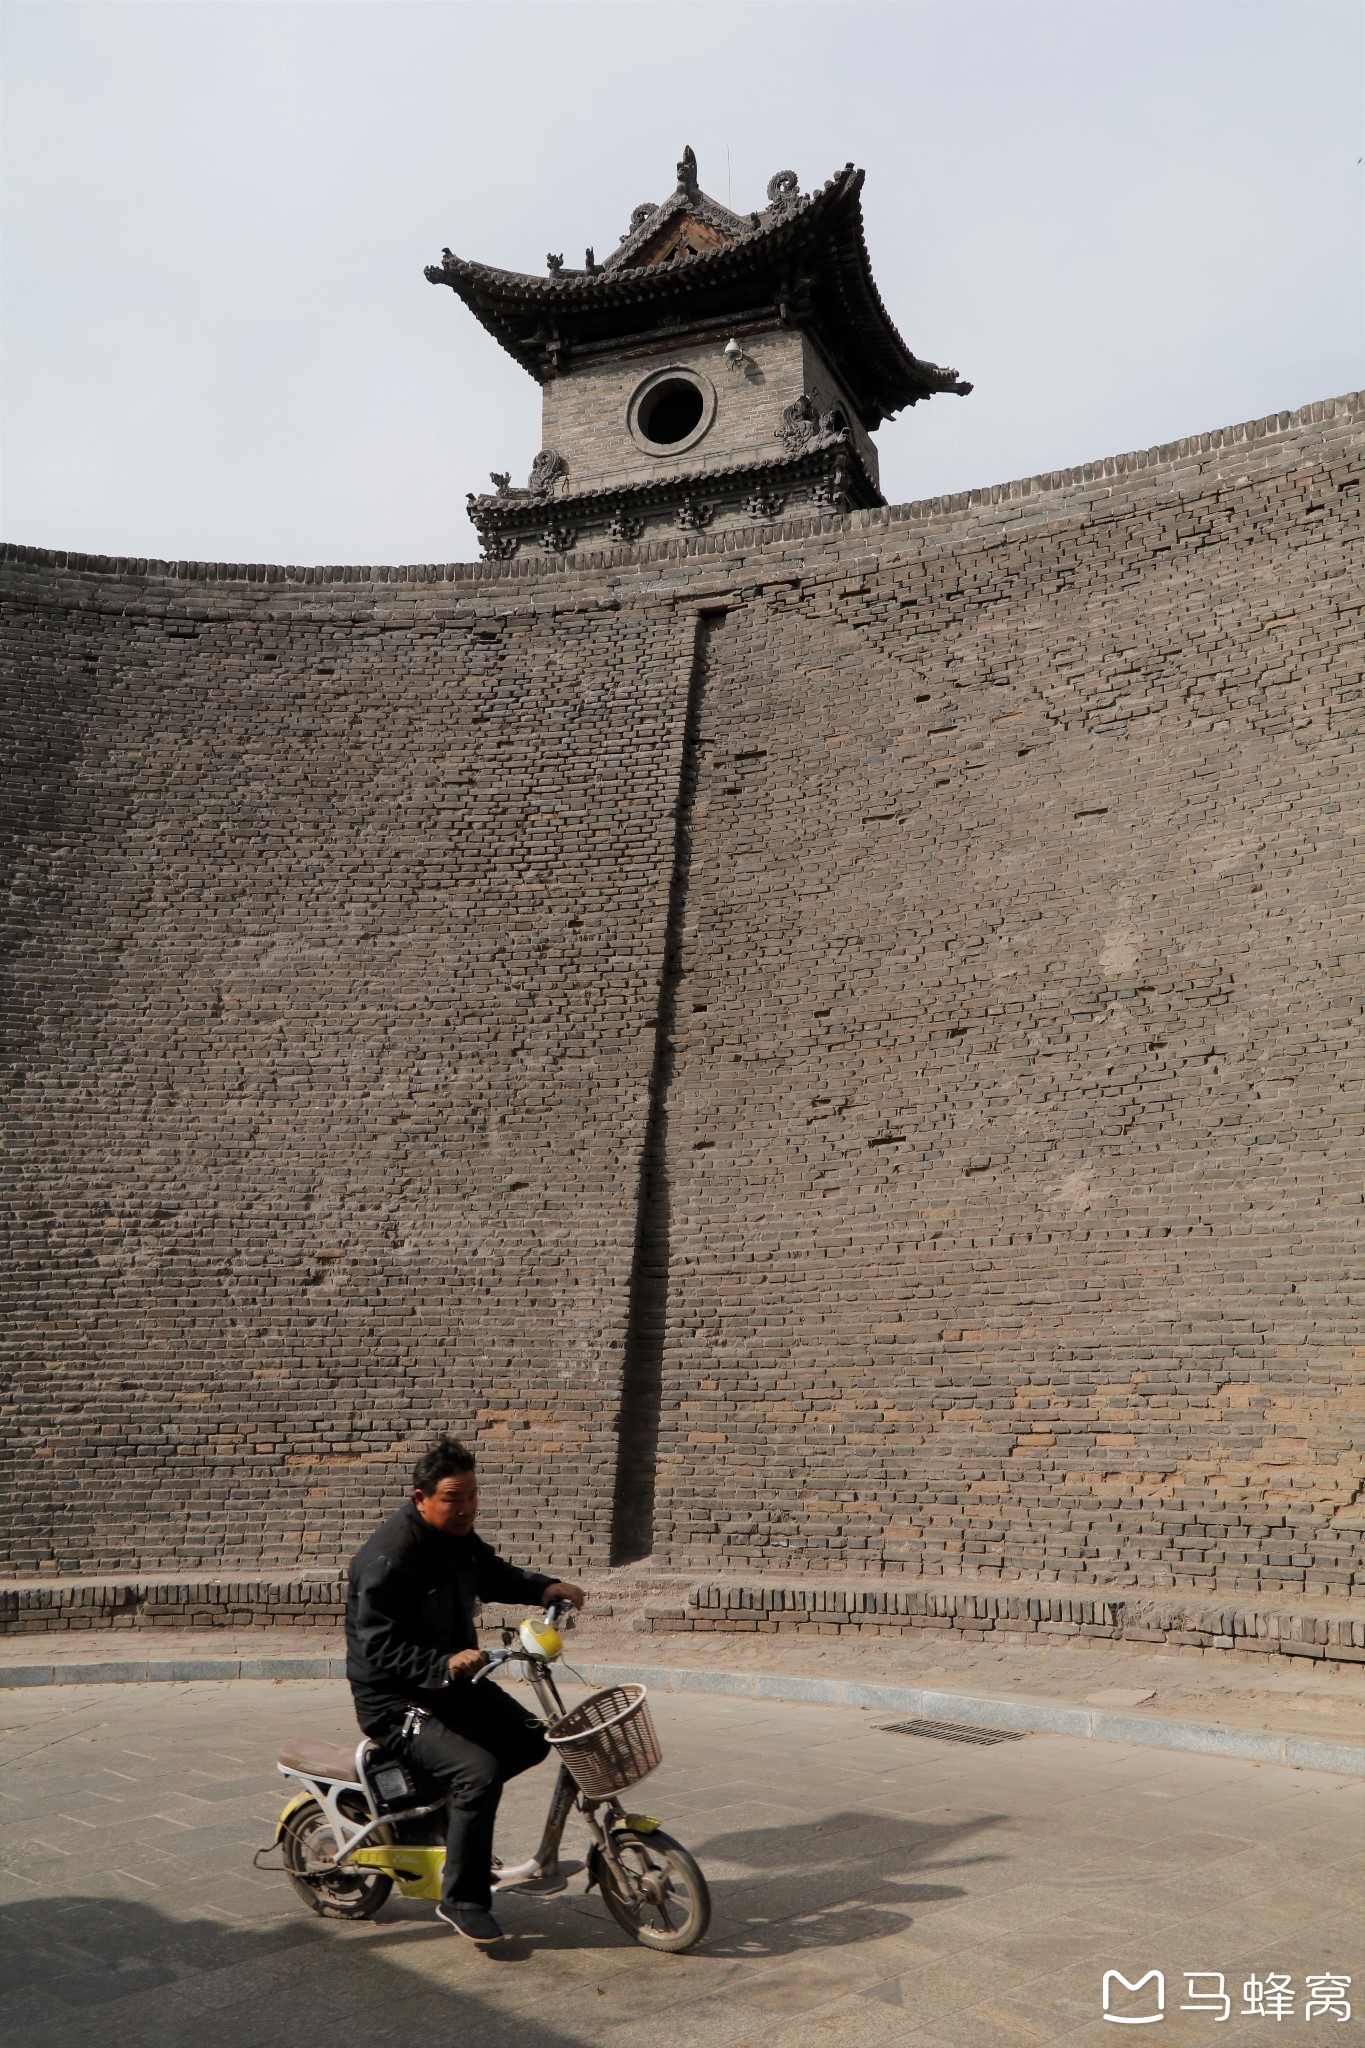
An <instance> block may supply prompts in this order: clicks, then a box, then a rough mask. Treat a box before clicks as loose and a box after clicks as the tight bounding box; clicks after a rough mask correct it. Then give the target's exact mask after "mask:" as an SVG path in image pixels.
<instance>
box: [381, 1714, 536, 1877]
mask: <svg viewBox="0 0 1365 2048" xmlns="http://www.w3.org/2000/svg"><path fill="white" fill-rule="evenodd" d="M387 1746H390V1747H401V1748H402V1750H403V1751H404V1752H405V1753H406V1754H407V1755H408V1756H410V1757H411V1758H412V1760H413V1762H414V1763H415V1764H420V1765H421V1767H422V1769H423V1770H424V1771H429V1772H430V1774H431V1776H432V1777H433V1778H436V1779H437V1780H438V1781H439V1782H440V1784H441V1785H442V1787H443V1788H444V1790H445V1792H446V1794H447V1796H448V1798H449V1800H450V1826H449V1830H448V1832H447V1835H446V1867H445V1878H444V1881H443V1883H442V1886H441V1896H442V1899H443V1900H444V1902H445V1904H446V1905H447V1906H478V1907H481V1908H482V1909H483V1911H484V1912H485V1913H486V1912H487V1911H488V1908H489V1905H490V1904H491V1901H492V1893H491V1889H490V1883H489V1880H490V1876H491V1872H492V1861H493V1823H494V1821H495V1820H496V1819H497V1814H498V1801H499V1800H500V1799H501V1797H502V1788H503V1786H504V1785H505V1784H506V1783H507V1780H508V1779H509V1778H515V1777H516V1776H517V1775H518V1774H519V1773H520V1772H522V1771H528V1770H530V1768H531V1766H532V1764H538V1763H539V1762H540V1761H541V1759H542V1758H543V1757H545V1756H547V1755H548V1754H549V1744H548V1743H547V1742H546V1740H545V1731H544V1725H543V1723H542V1722H541V1721H540V1720H539V1719H538V1718H537V1716H536V1715H535V1714H532V1713H528V1712H527V1710H526V1708H525V1707H522V1706H519V1705H518V1704H517V1702H516V1701H515V1700H514V1699H513V1698H512V1697H511V1695H510V1694H508V1693H505V1692H499V1690H498V1688H497V1686H496V1685H493V1684H492V1683H490V1681H489V1680H488V1679H482V1680H481V1681H480V1682H479V1684H478V1685H475V1684H474V1683H473V1682H472V1681H471V1680H469V1679H459V1680H457V1681H456V1683H455V1684H454V1685H452V1686H451V1687H450V1688H449V1690H448V1691H445V1692H442V1693H440V1694H438V1695H436V1696H435V1697H434V1699H433V1704H432V1707H431V1710H430V1712H429V1714H428V1716H427V1718H426V1720H425V1721H423V1723H422V1725H421V1727H420V1728H419V1729H418V1730H417V1732H416V1734H415V1735H412V1736H410V1737H409V1738H408V1740H407V1742H406V1743H404V1744H401V1745H393V1744H390V1745H387Z"/></svg>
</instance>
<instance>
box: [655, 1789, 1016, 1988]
mask: <svg viewBox="0 0 1365 2048" xmlns="http://www.w3.org/2000/svg"><path fill="white" fill-rule="evenodd" d="M1004 1819H1005V1816H1004V1815H1003V1814H983V1815H980V1816H978V1817H977V1818H975V1819H973V1820H967V1821H961V1822H954V1823H952V1824H944V1823H935V1822H932V1821H906V1820H896V1819H894V1818H892V1817H891V1816H890V1815H887V1814H879V1813H865V1812H859V1811H857V1810H856V1809H850V1810H848V1811H845V1812H841V1813H827V1814H821V1815H820V1816H819V1817H818V1818H812V1819H811V1820H810V1821H809V1822H806V1821H796V1822H792V1823H790V1824H789V1825H787V1826H785V1827H768V1828H741V1829H737V1830H735V1831H734V1832H733V1833H730V1834H723V1835H711V1836H709V1837H708V1838H707V1839H706V1840H705V1841H703V1842H701V1843H700V1844H699V1845H698V1847H697V1852H696V1853H697V1860H698V1861H699V1862H700V1864H701V1866H702V1868H703V1870H705V1871H706V1872H707V1874H708V1881H709V1883H710V1888H711V1897H712V1900H713V1902H714V1905H715V1920H714V1922H713V1924H712V1930H711V1935H710V1937H709V1938H708V1940H707V1943H706V1947H707V1950H708V1952H709V1953H710V1954H712V1955H723V1956H736V1957H753V1958H758V1957H760V1956H783V1955H791V1954H794V1953H795V1952H796V1951H798V1950H800V1949H810V1948H842V1947H845V1946H847V1944H848V1943H850V1942H856V1941H871V1940H882V1939H884V1938H885V1937H886V1936H887V1935H889V1934H901V1933H903V1932H904V1931H905V1929H906V1928H907V1927H908V1926H909V1925H910V1924H911V1915H910V1914H909V1913H908V1912H907V1911H906V1910H905V1908H907V1907H909V1906H916V1905H921V1906H922V1905H928V1904H931V1903H935V1902H937V1901H940V1900H943V1899H960V1898H962V1897H963V1896H964V1888H963V1886H962V1885H960V1884H951V1883H948V1884H944V1883H938V1882H935V1881H934V1876H935V1873H937V1872H948V1871H953V1870H964V1869H968V1868H971V1867H972V1866H974V1865H980V1864H983V1863H998V1862H1001V1861H1003V1860H1004V1859H1003V1858H1002V1857H1001V1856H997V1855H991V1854H989V1853H987V1854H982V1855H965V1856H964V1855H957V1854H954V1853H952V1852H955V1851H957V1850H959V1849H961V1848H964V1847H965V1846H966V1844H967V1841H968V1838H969V1837H971V1836H974V1835H976V1834H978V1833H979V1832H980V1831H981V1830H982V1829H983V1828H990V1827H995V1826H998V1825H999V1824H1000V1823H1001V1822H1002V1821H1003V1820H1004ZM732 1873H733V1874H732ZM741 1873H742V1874H741Z"/></svg>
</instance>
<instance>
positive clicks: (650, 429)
mask: <svg viewBox="0 0 1365 2048" xmlns="http://www.w3.org/2000/svg"><path fill="white" fill-rule="evenodd" d="M715 416H716V393H715V387H714V386H713V385H712V383H711V381H710V379H709V378H707V377H703V376H702V375H701V373H700V372H699V371H697V370H683V369H677V368H674V369H669V370H656V371H655V372H654V375H653V376H652V377H646V379H645V381H644V383H643V384H641V385H640V387H639V389H638V390H637V391H636V392H635V395H634V396H633V398H632V399H631V401H630V411H629V414H628V419H629V425H630V432H631V437H632V439H633V440H634V441H635V443H636V445H637V447H640V448H643V449H645V450H646V451H647V453H649V454H650V455H680V454H681V453H682V452H683V451H684V450H685V449H687V448H691V447H692V446H693V444H694V443H695V442H697V441H700V439H701V437H702V435H703V434H704V433H705V432H706V430H707V428H708V427H709V426H710V424H711V422H712V420H713V419H714V418H715Z"/></svg>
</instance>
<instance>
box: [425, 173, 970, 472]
mask: <svg viewBox="0 0 1365 2048" xmlns="http://www.w3.org/2000/svg"><path fill="white" fill-rule="evenodd" d="M678 173H679V175H678V187H677V190H676V191H675V192H674V193H673V194H672V196H671V197H670V198H669V199H667V200H665V201H664V203H663V204H662V205H661V206H657V207H645V206H639V207H637V208H636V209H635V214H634V216H633V217H632V224H631V227H630V229H629V230H628V232H627V234H626V236H625V237H624V239H623V240H622V242H621V245H620V247H619V248H618V249H616V250H615V252H614V253H613V254H612V255H611V256H610V257H608V258H607V260H606V261H605V262H604V263H602V264H600V265H598V264H596V263H594V264H593V265H592V266H591V267H590V268H585V269H583V270H569V269H566V268H565V267H564V266H563V264H562V262H561V261H560V259H559V258H555V259H554V262H553V266H552V269H551V272H550V274H549V275H548V276H546V277H532V276H529V275H527V274H525V273H523V272H520V271H513V270H496V269H493V268H492V267H490V266H489V265H488V264H484V263H471V262H468V261H466V260H465V259H464V258H463V257H459V256H455V255H452V253H451V252H450V251H449V250H446V251H445V252H444V254H443V259H442V261H441V262H440V263H439V264H432V265H431V266H429V268H428V269H427V272H426V275H427V277H428V278H429V279H430V281H431V282H432V283H433V284H444V285H449V286H450V288H451V290H452V291H453V292H455V294H456V295H457V296H458V297H459V298H461V299H463V301H464V303H465V304H466V305H467V306H468V307H469V310H470V311H471V312H472V313H473V314H474V316H475V318H476V319H477V320H479V321H480V322H481V323H482V324H483V326H484V327H486V328H487V329H488V332H489V333H490V334H491V335H492V336H493V337H494V339H495V340H496V341H498V342H500V343H501V345H502V346H503V348H505V349H506V350H507V352H508V354H509V355H511V356H513V357H514V358H515V359H516V361H517V362H519V363H520V364H521V365H522V367H523V368H524V369H526V370H528V371H529V372H530V374H531V375H532V376H533V377H534V378H536V380H537V381H538V382H539V383H542V384H543V383H546V382H548V381H549V379H550V378H552V377H554V376H557V375H558V374H559V372H560V371H561V370H562V369H563V368H564V367H565V366H566V363H567V362H568V360H570V359H572V358H578V359H583V358H586V357H591V356H593V355H601V354H607V353H612V352H615V351H618V350H621V349H623V348H630V347H636V348H638V347H648V346H649V345H651V344H652V343H659V342H664V341H668V342H677V341H680V340H685V339H686V338H687V337H688V335H690V334H693V333H696V334H698V335H702V334H707V333H714V332H715V331H716V330H717V329H718V328H721V327H729V328H741V327H744V326H746V325H753V324H762V323H765V322H772V321H780V322H781V323H782V324H784V325H787V326H799V327H801V328H803V329H804V331H805V332H806V333H807V334H809V335H810V337H811V339H812V340H813V341H815V342H816V343H817V345H818V346H819V347H820V348H821V349H822V350H823V352H824V354H825V355H826V356H827V358H828V359H829V361H830V363H831V364H832V365H833V367H834V369H835V370H836V371H837V372H838V374H839V376H840V378H841V379H842V381H843V383H844V386H845V389H846V390H847V391H848V393H849V396H850V398H851V399H852V401H853V403H854V405H855V406H856V407H857V410H858V414H859V417H860V419H861V420H862V423H863V425H864V426H865V427H866V428H867V429H868V431H869V432H871V431H873V430H874V429H875V428H876V427H878V426H879V425H880V424H881V422H882V420H883V419H884V418H886V417H887V416H888V415H889V414H893V413H897V412H900V411H901V410H903V408H904V407H905V406H907V405H916V404H918V402H919V400H920V399H922V398H929V397H932V396H933V394H934V393H935V392H939V391H954V392H957V393H958V394H959V395H960V396H962V397H965V396H966V394H967V393H968V392H969V391H970V390H971V388H972V387H971V385H970V384H968V383H964V382H963V381H962V380H961V379H960V378H959V376H958V374H957V372H956V370H948V369H941V368H940V367H939V366H938V365H937V364H936V363H928V362H923V361H921V360H920V359H919V358H918V357H917V356H915V355H914V354H913V353H912V351H911V350H910V349H909V348H907V347H906V344H905V342H904V341H903V340H902V339H901V337H900V335H899V334H898V333H897V331H896V329H895V327H894V326H893V324H892V321H891V317H890V315H889V314H888V312H887V310H886V308H885V306H884V305H883V304H882V301H881V297H880V295H879V293H878V291H877V287H876V284H875V283H874V282H873V277H872V268H871V264H870V262H869V260H868V254H867V243H866V240H865V239H864V234H863V213H862V200H861V196H860V195H861V193H862V187H863V179H864V175H865V173H864V172H862V171H860V170H855V168H854V166H853V165H852V164H848V165H846V166H845V168H844V169H843V170H842V171H840V172H839V173H838V175H837V176H836V177H833V178H831V179H830V180H829V182H828V183H827V184H826V185H823V186H822V187H821V188H820V190H819V191H818V192H814V193H811V194H810V195H809V196H806V195H803V194H801V193H800V192H799V191H798V190H797V189H796V179H795V177H794V175H793V174H792V173H791V172H789V171H784V172H779V173H778V175H777V177H776V178H774V179H773V181H772V184H771V185H770V186H769V203H768V206H767V208H766V209H765V210H764V212H762V213H760V214H736V213H733V212H731V210H730V209H729V208H728V207H725V206H721V205H720V203H719V202H718V201H717V200H714V199H711V198H708V196H707V195H706V194H705V193H704V192H702V191H701V190H700V189H699V188H698V186H697V184H696V164H695V160H693V159H692V158H691V151H690V150H689V151H688V152H687V153H686V155H685V156H684V158H683V161H682V163H681V164H680V165H679V167H678Z"/></svg>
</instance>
